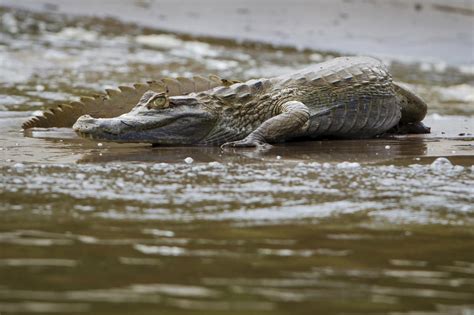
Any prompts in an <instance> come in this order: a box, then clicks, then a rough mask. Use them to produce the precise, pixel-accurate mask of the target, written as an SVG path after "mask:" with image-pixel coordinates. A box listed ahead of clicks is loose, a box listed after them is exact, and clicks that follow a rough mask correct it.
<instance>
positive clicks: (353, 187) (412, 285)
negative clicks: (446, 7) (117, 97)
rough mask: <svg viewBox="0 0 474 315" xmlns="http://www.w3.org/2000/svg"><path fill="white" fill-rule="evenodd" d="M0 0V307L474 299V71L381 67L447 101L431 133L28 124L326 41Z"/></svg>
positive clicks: (309, 310)
mask: <svg viewBox="0 0 474 315" xmlns="http://www.w3.org/2000/svg"><path fill="white" fill-rule="evenodd" d="M0 14H1V16H2V19H1V22H0V35H1V36H2V37H1V44H0V57H1V58H2V61H3V63H2V68H0V78H2V80H0V94H1V97H0V141H1V142H0V214H1V217H2V220H0V248H1V250H0V313H2V314H4V313H5V314H10V313H12V314H14V313H21V314H26V313H57V314H157V313H158V312H159V313H160V314H183V313H185V312H193V313H197V314H206V315H207V314H243V313H245V314H295V313H297V314H349V313H350V314H391V315H394V314H410V315H421V314H423V315H426V314H430V315H434V314H436V315H441V314H443V315H444V314H450V315H451V314H459V315H461V314H462V315H466V314H471V313H473V312H474V303H473V301H474V234H473V231H474V206H473V204H474V198H473V196H474V169H473V166H472V164H473V145H472V133H473V130H472V125H473V119H472V117H469V116H467V115H469V114H472V113H473V109H472V99H470V95H471V94H472V91H471V90H472V86H471V85H469V84H470V82H471V83H472V75H469V74H466V73H462V72H461V71H458V70H456V69H454V68H453V69H447V70H446V71H447V72H446V75H443V76H441V75H440V74H439V73H436V75H433V74H432V73H431V74H430V73H429V72H427V71H426V69H425V70H423V69H420V68H417V66H416V65H403V64H400V63H396V62H395V63H394V64H393V65H392V70H393V71H394V73H395V75H396V77H397V79H399V80H404V81H410V82H412V83H413V82H416V84H414V87H415V88H416V89H418V90H419V91H421V93H422V94H423V96H425V97H427V98H429V99H430V105H431V104H433V106H432V109H433V111H436V112H438V113H441V114H443V115H442V116H440V115H431V116H430V117H429V119H428V122H427V124H428V125H430V126H431V127H432V128H433V133H432V134H431V135H430V136H422V137H420V136H413V137H411V136H410V137H399V138H397V137H393V138H384V139H372V140H366V141H314V142H295V143H288V144H285V145H275V146H273V147H272V148H271V149H269V150H266V151H255V150H229V151H221V150H220V149H219V148H214V147H150V146H147V145H140V144H137V145H119V144H114V143H102V144H101V145H100V146H99V145H98V143H96V142H93V141H88V140H83V139H79V138H77V137H76V135H75V134H74V133H72V132H71V130H69V129H57V130H48V131H44V130H43V131H39V130H37V131H35V132H34V133H33V134H27V136H28V137H24V136H23V132H22V131H21V130H20V129H19V126H20V124H21V122H22V121H23V120H24V119H25V118H26V117H28V116H30V114H31V112H32V111H35V110H38V109H42V108H43V107H44V106H45V105H46V104H50V103H52V102H53V103H54V102H55V101H56V100H62V99H69V100H73V99H75V98H76V97H77V96H79V95H80V94H84V93H90V90H95V91H100V90H102V89H103V88H104V87H109V86H111V87H115V86H117V85H120V84H123V83H132V82H135V81H142V80H144V79H146V78H148V77H152V76H153V77H154V76H161V75H168V74H169V75H174V74H180V75H183V74H190V73H202V74H206V73H209V72H218V73H219V74H221V75H224V76H232V77H236V78H249V77H254V76H261V75H269V74H278V73H282V72H285V71H287V70H290V69H294V68H296V67H302V66H305V65H307V64H308V63H311V62H314V61H319V60H323V59H325V58H329V57H331V56H333V55H332V54H321V53H316V52H298V51H296V50H295V51H293V50H275V49H273V48H271V47H268V46H262V47H256V46H249V47H245V48H242V47H241V46H237V45H235V44H232V43H229V42H226V43H223V42H218V41H217V42H206V41H198V40H194V39H184V38H178V37H175V36H171V35H169V34H158V35H157V34H152V31H151V30H144V29H141V28H138V27H136V26H131V25H123V24H121V23H119V22H117V21H113V20H100V19H82V20H76V19H72V18H65V17H62V16H59V15H54V16H41V15H32V14H30V13H26V12H13V11H10V10H7V9H0ZM413 67H414V68H413ZM425 68H426V67H425ZM433 77H435V78H436V82H434V81H432V80H431V79H432V78H433ZM433 86H434V87H433ZM443 95H444V96H443ZM449 113H451V114H452V113H457V114H463V113H464V114H465V116H446V114H449ZM31 136H32V137H31ZM188 157H190V158H192V162H191V160H189V159H186V158H188ZM440 157H447V159H446V158H445V159H443V158H440ZM185 160H186V161H187V162H186V161H185Z"/></svg>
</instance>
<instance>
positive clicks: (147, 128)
mask: <svg viewBox="0 0 474 315" xmlns="http://www.w3.org/2000/svg"><path fill="white" fill-rule="evenodd" d="M119 89H120V91H118V90H107V95H99V96H96V97H94V98H81V101H80V102H73V103H71V104H70V105H62V106H59V107H57V108H55V109H52V110H51V111H48V112H46V113H45V114H44V116H39V117H35V118H33V119H31V120H29V121H27V122H25V123H24V124H23V128H24V129H28V128H34V127H71V126H72V127H73V129H74V130H75V131H76V132H77V133H78V134H79V135H81V136H84V137H87V138H91V139H95V140H100V141H103V140H106V141H107V140H108V141H114V142H145V143H152V144H155V145H223V146H224V147H229V146H230V147H255V146H264V145H267V144H268V143H276V142H283V141H287V140H292V139H300V138H304V139H308V138H309V139H315V138H328V137H329V138H349V139H355V138H370V137H375V136H378V135H382V134H386V133H429V132H430V129H429V128H428V127H426V126H424V125H423V123H422V122H421V121H422V120H423V118H424V117H425V115H426V111H427V105H426V104H425V102H424V101H423V100H422V99H421V98H420V97H418V96H416V95H415V94H414V93H412V92H411V91H409V90H408V89H406V88H404V87H402V86H401V85H399V84H397V83H395V82H393V81H392V77H391V75H390V73H389V72H388V70H387V68H386V67H385V66H384V65H383V64H382V63H381V62H380V61H378V60H376V59H374V58H369V57H340V58H335V59H333V60H330V61H327V62H323V63H319V64H315V65H312V66H310V67H308V68H306V69H303V70H300V71H296V72H294V73H291V74H288V75H282V76H277V77H273V78H263V79H254V80H249V81H246V82H237V83H234V82H233V81H228V80H222V79H220V78H218V77H210V79H207V78H203V77H194V78H193V79H186V78H178V79H163V80H161V81H154V82H149V83H147V84H137V85H135V86H134V87H119Z"/></svg>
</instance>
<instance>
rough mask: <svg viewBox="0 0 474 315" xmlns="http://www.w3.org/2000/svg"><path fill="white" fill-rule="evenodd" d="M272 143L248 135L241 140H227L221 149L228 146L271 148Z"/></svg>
mask: <svg viewBox="0 0 474 315" xmlns="http://www.w3.org/2000/svg"><path fill="white" fill-rule="evenodd" d="M271 147H272V145H271V144H269V143H266V142H265V141H262V140H258V139H255V138H253V137H247V138H245V139H242V140H239V141H232V142H226V143H224V144H223V145H221V149H228V148H258V149H269V148H271Z"/></svg>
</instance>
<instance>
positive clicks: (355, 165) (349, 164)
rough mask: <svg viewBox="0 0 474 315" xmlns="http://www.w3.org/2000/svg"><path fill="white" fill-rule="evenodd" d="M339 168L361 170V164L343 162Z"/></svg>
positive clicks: (338, 165)
mask: <svg viewBox="0 0 474 315" xmlns="http://www.w3.org/2000/svg"><path fill="white" fill-rule="evenodd" d="M336 167H337V168H341V169H346V168H359V167H360V164H359V163H357V162H342V163H339V164H337V165H336Z"/></svg>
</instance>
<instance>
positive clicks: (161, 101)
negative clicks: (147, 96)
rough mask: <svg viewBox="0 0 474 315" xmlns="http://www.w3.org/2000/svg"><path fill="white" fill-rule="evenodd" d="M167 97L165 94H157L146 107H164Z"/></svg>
mask: <svg viewBox="0 0 474 315" xmlns="http://www.w3.org/2000/svg"><path fill="white" fill-rule="evenodd" d="M167 101H168V100H167V99H166V96H164V95H163V96H158V97H157V98H155V99H154V100H153V101H151V102H150V103H148V109H160V108H166V107H168V106H167V105H168V104H167Z"/></svg>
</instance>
